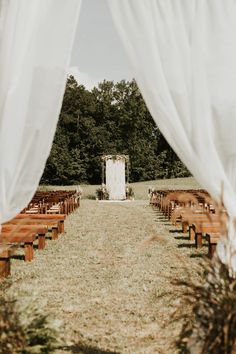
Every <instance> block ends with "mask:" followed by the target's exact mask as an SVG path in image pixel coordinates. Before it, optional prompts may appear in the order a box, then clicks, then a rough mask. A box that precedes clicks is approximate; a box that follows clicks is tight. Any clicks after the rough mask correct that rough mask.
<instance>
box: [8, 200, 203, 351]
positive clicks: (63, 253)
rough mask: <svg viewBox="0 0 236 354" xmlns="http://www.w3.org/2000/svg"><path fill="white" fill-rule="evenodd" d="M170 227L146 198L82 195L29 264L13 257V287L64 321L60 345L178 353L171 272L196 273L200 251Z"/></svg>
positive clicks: (72, 348) (21, 296)
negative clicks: (111, 199)
mask: <svg viewBox="0 0 236 354" xmlns="http://www.w3.org/2000/svg"><path fill="white" fill-rule="evenodd" d="M170 228H172V229H173V226H172V227H171V226H170V225H169V224H168V222H167V221H165V220H164V219H163V217H162V216H161V214H160V213H158V212H157V211H153V210H152V208H151V207H150V206H149V205H148V201H133V202H120V203H110V202H97V201H95V200H82V201H81V207H80V208H79V209H78V210H77V211H76V212H75V213H74V214H72V215H70V216H69V217H68V218H67V220H66V226H65V230H66V232H65V233H64V234H62V235H60V237H59V239H58V240H57V241H48V242H47V247H46V249H45V250H44V251H42V252H38V251H37V252H36V255H35V259H34V260H33V262H32V263H31V264H26V263H24V262H22V261H19V260H14V261H13V266H12V277H11V278H12V282H13V285H12V288H11V290H10V291H13V292H14V294H15V295H16V296H17V297H18V298H19V300H20V301H22V302H24V303H27V302H31V303H33V304H35V305H36V306H39V307H41V308H42V309H45V311H46V312H50V313H51V314H52V316H53V318H55V319H57V320H59V321H61V334H62V338H63V340H64V341H65V343H66V345H65V346H64V348H63V349H61V350H58V353H69V352H71V353H93V354H96V353H97V354H103V353H104V354H105V353H122V354H123V353H130V354H137V353H140V354H141V353H142V354H145V353H150V354H151V353H152V354H153V353H165V354H168V353H171V354H173V353H175V350H173V348H171V347H170V344H171V341H173V340H174V339H176V336H177V334H178V331H179V329H180V323H177V324H176V323H169V322H170V319H171V318H172V312H173V307H171V304H173V302H176V303H177V302H178V297H179V293H178V292H179V289H176V288H175V287H173V285H171V282H170V278H169V277H177V278H182V277H184V276H185V275H186V269H188V270H190V272H191V273H192V274H193V276H196V268H197V266H198V263H199V257H198V255H199V251H196V250H194V248H192V247H189V241H186V240H184V238H183V235H182V234H181V233H170V232H169V229H170ZM202 252H203V253H204V252H206V249H205V248H204V249H203V251H202ZM166 293H167V294H166ZM171 294H172V295H173V298H170V296H169V295H171Z"/></svg>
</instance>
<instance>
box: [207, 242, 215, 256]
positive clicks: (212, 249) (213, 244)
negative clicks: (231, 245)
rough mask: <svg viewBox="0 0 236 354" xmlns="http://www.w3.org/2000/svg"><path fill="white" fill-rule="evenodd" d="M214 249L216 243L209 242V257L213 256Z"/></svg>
mask: <svg viewBox="0 0 236 354" xmlns="http://www.w3.org/2000/svg"><path fill="white" fill-rule="evenodd" d="M215 251H216V243H210V242H209V248H208V255H209V257H210V258H212V257H213V256H214V253H215Z"/></svg>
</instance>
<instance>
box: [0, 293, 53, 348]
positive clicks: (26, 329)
mask: <svg viewBox="0 0 236 354" xmlns="http://www.w3.org/2000/svg"><path fill="white" fill-rule="evenodd" d="M56 327H57V326H56V325H55V324H54V325H53V323H52V322H51V321H50V320H49V317H48V315H47V314H45V313H41V312H40V311H39V310H38V309H36V308H35V307H31V306H26V307H25V308H24V309H20V307H19V305H18V303H17V301H16V299H14V298H12V297H10V296H9V295H7V294H6V293H5V292H4V291H2V290H1V291H0V354H15V353H21V354H41V353H44V354H47V353H53V352H54V351H55V350H56V348H58V345H59V341H58V332H57V328H56Z"/></svg>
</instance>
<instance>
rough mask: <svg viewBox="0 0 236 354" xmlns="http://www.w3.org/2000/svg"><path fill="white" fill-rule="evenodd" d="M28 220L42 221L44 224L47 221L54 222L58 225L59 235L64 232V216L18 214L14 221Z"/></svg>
mask: <svg viewBox="0 0 236 354" xmlns="http://www.w3.org/2000/svg"><path fill="white" fill-rule="evenodd" d="M29 218H30V220H44V221H45V224H46V222H47V221H52V222H53V221H54V222H58V223H59V233H61V232H64V221H65V219H66V215H65V214H53V215H52V214H33V215H30V214H18V215H17V216H16V217H15V219H29Z"/></svg>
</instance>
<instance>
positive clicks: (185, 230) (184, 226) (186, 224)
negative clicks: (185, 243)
mask: <svg viewBox="0 0 236 354" xmlns="http://www.w3.org/2000/svg"><path fill="white" fill-rule="evenodd" d="M187 228H188V223H186V222H182V231H183V233H184V234H186V232H187V231H188V230H187Z"/></svg>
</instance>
